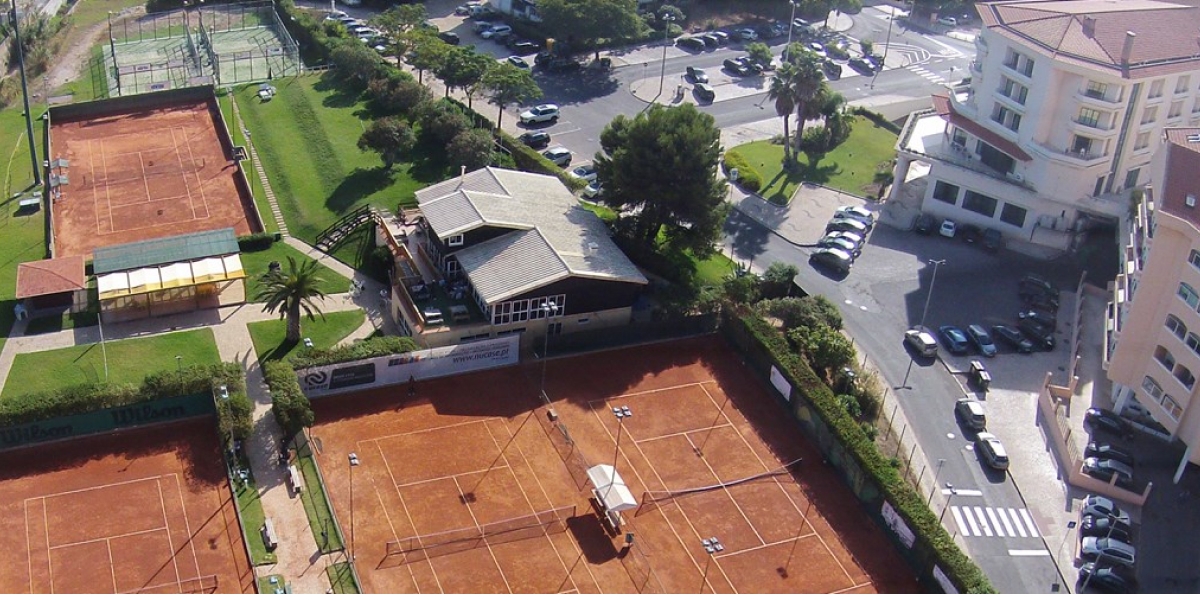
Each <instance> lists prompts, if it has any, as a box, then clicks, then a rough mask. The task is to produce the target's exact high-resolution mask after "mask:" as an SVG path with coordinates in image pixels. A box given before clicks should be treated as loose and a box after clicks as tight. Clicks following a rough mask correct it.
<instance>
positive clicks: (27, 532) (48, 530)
mask: <svg viewBox="0 0 1200 600" xmlns="http://www.w3.org/2000/svg"><path fill="white" fill-rule="evenodd" d="M212 427H213V425H212V423H211V422H208V421H190V422H177V423H174V424H171V425H165V426H157V427H153V428H142V429H136V430H133V431H128V432H124V433H117V434H108V435H102V436H97V437H91V438H81V439H76V440H71V441H67V442H62V443H57V444H53V445H47V446H41V447H35V448H29V449H23V450H14V451H10V452H6V453H4V454H3V456H2V460H0V548H3V551H2V552H0V555H2V556H3V561H4V565H5V568H4V569H0V592H3V593H5V594H12V593H35V594H51V593H54V594H63V593H92V594H95V593H99V594H112V593H129V592H140V593H156V594H177V593H254V581H253V572H252V571H251V568H250V563H249V558H248V557H247V556H246V552H245V549H244V545H243V543H242V537H241V530H240V529H239V527H238V522H237V515H236V513H235V511H234V507H233V504H232V502H233V501H232V498H231V496H230V490H229V487H228V480H227V478H226V476H225V470H224V466H223V464H224V463H223V461H222V458H221V453H220V451H219V449H218V441H217V436H216V433H215V432H213V431H211V429H212Z"/></svg>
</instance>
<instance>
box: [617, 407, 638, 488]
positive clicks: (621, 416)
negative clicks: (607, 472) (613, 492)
mask: <svg viewBox="0 0 1200 600" xmlns="http://www.w3.org/2000/svg"><path fill="white" fill-rule="evenodd" d="M612 412H613V416H614V417H616V418H617V449H616V451H614V452H613V471H616V470H617V457H619V456H620V455H621V431H623V430H624V427H621V424H622V423H624V422H625V418H626V417H632V416H633V411H632V410H629V407H628V406H614V407H612ZM613 479H614V480H615V479H616V478H615V477H614V478H613Z"/></svg>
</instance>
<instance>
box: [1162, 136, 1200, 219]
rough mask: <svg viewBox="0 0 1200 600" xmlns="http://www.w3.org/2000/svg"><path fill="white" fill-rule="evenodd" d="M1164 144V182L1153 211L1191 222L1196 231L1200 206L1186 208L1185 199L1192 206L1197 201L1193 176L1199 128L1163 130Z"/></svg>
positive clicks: (1198, 164) (1199, 169) (1199, 193)
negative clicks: (1156, 210) (1190, 202)
mask: <svg viewBox="0 0 1200 600" xmlns="http://www.w3.org/2000/svg"><path fill="white" fill-rule="evenodd" d="M1163 137H1164V138H1166V142H1167V143H1166V144H1165V145H1164V146H1163V150H1162V151H1164V152H1166V153H1167V155H1166V161H1167V164H1166V177H1165V179H1166V181H1164V182H1162V183H1161V184H1160V185H1161V188H1160V190H1161V191H1160V192H1159V197H1158V202H1157V207H1156V208H1157V209H1158V210H1160V211H1162V212H1164V213H1166V214H1169V215H1172V216H1174V217H1178V218H1180V219H1183V220H1184V221H1186V222H1188V223H1191V224H1192V226H1193V227H1195V228H1196V229H1200V206H1188V198H1189V197H1190V198H1192V204H1196V203H1197V201H1196V199H1197V198H1200V185H1198V184H1197V183H1196V173H1200V129H1195V128H1187V129H1182V128H1181V129H1167V130H1166V131H1165V132H1164V133H1163Z"/></svg>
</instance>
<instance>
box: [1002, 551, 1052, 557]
mask: <svg viewBox="0 0 1200 600" xmlns="http://www.w3.org/2000/svg"><path fill="white" fill-rule="evenodd" d="M1008 555H1009V556H1050V551H1049V550H1009V551H1008Z"/></svg>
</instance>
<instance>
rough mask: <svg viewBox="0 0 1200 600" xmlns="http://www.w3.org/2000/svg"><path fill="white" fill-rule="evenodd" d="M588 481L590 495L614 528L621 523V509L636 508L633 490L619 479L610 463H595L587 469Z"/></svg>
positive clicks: (617, 527)
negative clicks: (590, 490)
mask: <svg viewBox="0 0 1200 600" xmlns="http://www.w3.org/2000/svg"><path fill="white" fill-rule="evenodd" d="M587 476H588V481H591V483H592V495H593V496H595V497H596V500H597V501H598V502H600V505H601V506H602V507H603V508H604V513H605V516H606V517H607V518H608V522H609V523H610V524H611V525H612V526H613V528H614V529H619V528H620V525H621V515H620V513H621V512H622V511H626V510H629V509H631V508H637V505H638V503H637V500H636V499H634V497H633V492H630V491H629V487H628V486H626V485H625V481H624V480H623V479H621V474H620V473H618V472H617V469H616V468H615V467H613V466H612V465H596V466H594V467H592V468H590V469H588V470H587Z"/></svg>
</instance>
